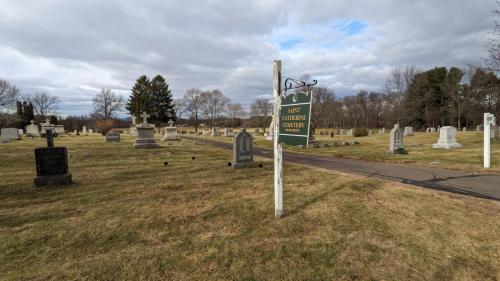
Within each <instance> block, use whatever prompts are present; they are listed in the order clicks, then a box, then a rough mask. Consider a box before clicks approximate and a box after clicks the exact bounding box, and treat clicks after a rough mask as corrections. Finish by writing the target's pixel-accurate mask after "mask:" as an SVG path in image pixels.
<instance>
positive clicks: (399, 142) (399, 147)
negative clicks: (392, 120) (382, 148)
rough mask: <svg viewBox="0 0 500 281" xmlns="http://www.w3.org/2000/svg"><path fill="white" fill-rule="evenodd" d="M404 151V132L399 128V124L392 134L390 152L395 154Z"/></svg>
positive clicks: (395, 126)
mask: <svg viewBox="0 0 500 281" xmlns="http://www.w3.org/2000/svg"><path fill="white" fill-rule="evenodd" d="M402 151H404V144H403V131H402V130H401V129H400V128H399V124H396V125H394V128H393V129H392V130H391V132H390V138H389V152H390V153H392V154H395V153H400V152H402Z"/></svg>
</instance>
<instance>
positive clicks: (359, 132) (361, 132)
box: [353, 128, 368, 137]
mask: <svg viewBox="0 0 500 281" xmlns="http://www.w3.org/2000/svg"><path fill="white" fill-rule="evenodd" d="M353 135H354V136H355V137H366V136H368V129H367V128H355V129H354V133H353Z"/></svg>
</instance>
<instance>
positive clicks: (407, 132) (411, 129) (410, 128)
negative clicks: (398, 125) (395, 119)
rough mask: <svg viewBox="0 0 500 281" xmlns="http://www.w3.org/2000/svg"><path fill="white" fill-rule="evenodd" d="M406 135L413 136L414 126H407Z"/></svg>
mask: <svg viewBox="0 0 500 281" xmlns="http://www.w3.org/2000/svg"><path fill="white" fill-rule="evenodd" d="M405 136H413V127H405Z"/></svg>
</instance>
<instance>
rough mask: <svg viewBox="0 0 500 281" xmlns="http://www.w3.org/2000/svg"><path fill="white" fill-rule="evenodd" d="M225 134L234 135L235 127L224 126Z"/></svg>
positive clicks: (227, 135)
mask: <svg viewBox="0 0 500 281" xmlns="http://www.w3.org/2000/svg"><path fill="white" fill-rule="evenodd" d="M224 136H225V137H234V132H233V129H231V128H224Z"/></svg>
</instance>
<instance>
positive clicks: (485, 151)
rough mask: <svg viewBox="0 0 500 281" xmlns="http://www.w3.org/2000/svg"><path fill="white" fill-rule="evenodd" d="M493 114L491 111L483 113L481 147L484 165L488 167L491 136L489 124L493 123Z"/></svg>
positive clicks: (494, 121)
mask: <svg viewBox="0 0 500 281" xmlns="http://www.w3.org/2000/svg"><path fill="white" fill-rule="evenodd" d="M495 123H496V120H495V116H494V115H493V114H491V113H485V114H484V125H483V127H484V133H483V135H484V148H483V154H484V161H483V162H484V167H485V168H489V167H490V137H491V125H493V124H495Z"/></svg>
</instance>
